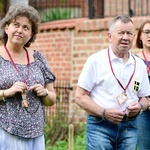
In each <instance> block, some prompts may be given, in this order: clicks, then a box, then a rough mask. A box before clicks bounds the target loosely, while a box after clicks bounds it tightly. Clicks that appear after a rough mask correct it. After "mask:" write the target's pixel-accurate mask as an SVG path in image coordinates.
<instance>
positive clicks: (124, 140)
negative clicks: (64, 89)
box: [75, 15, 150, 150]
mask: <svg viewBox="0 0 150 150" xmlns="http://www.w3.org/2000/svg"><path fill="white" fill-rule="evenodd" d="M134 37H135V28H134V25H133V22H132V20H131V19H130V18H129V17H128V16H123V15H121V16H116V17H115V18H114V19H113V20H112V22H111V24H110V27H109V32H108V38H109V41H110V45H109V47H108V48H107V49H103V50H100V51H99V52H97V53H94V54H92V55H91V56H90V57H89V58H88V59H87V61H86V63H85V65H84V67H83V70H82V72H81V74H80V76H79V80H78V86H77V89H76V94H75V101H76V103H77V104H78V105H79V106H81V107H82V108H83V109H84V110H85V111H87V113H88V115H87V129H86V137H87V149H88V150H135V148H136V143H137V120H136V116H137V115H139V114H140V113H141V112H142V111H143V110H146V109H147V107H148V99H147V98H146V96H148V95H150V87H149V81H148V76H147V71H146V67H145V64H144V63H143V61H142V60H141V59H140V58H138V57H136V56H134V55H133V54H131V53H130V48H131V46H132V44H133V40H134Z"/></svg>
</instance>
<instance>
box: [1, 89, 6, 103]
mask: <svg viewBox="0 0 150 150" xmlns="http://www.w3.org/2000/svg"><path fill="white" fill-rule="evenodd" d="M4 92H5V90H3V93H2V100H3V102H6V99H5V94H4Z"/></svg>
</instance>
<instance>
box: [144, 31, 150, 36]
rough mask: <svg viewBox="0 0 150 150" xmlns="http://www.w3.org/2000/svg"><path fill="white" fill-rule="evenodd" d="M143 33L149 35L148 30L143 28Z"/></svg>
mask: <svg viewBox="0 0 150 150" xmlns="http://www.w3.org/2000/svg"><path fill="white" fill-rule="evenodd" d="M142 32H143V34H144V35H146V36H149V35H150V30H143V31H142Z"/></svg>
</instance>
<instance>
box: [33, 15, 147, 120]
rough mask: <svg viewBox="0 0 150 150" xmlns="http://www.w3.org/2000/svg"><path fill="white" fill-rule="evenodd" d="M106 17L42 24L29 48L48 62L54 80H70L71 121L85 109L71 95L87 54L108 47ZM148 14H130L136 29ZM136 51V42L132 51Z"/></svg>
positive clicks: (83, 115) (78, 118) (83, 118)
mask: <svg viewBox="0 0 150 150" xmlns="http://www.w3.org/2000/svg"><path fill="white" fill-rule="evenodd" d="M110 19H111V18H105V19H95V20H89V19H85V18H83V19H73V20H64V21H55V22H49V23H43V24H41V26H40V31H39V34H38V35H37V39H36V41H35V42H34V43H33V44H32V45H31V47H30V48H31V49H37V50H39V51H41V52H42V53H43V54H44V55H45V57H46V59H47V60H48V62H49V65H50V67H51V70H52V71H53V72H54V74H55V75H56V78H57V80H62V79H65V80H70V84H71V86H72V87H73V91H71V92H70V98H69V102H70V105H69V107H70V109H69V110H70V116H72V115H73V114H74V113H75V117H74V121H84V120H85V114H86V113H85V112H84V111H83V110H81V108H79V107H78V106H77V105H76V104H75V103H74V94H75V89H76V84H77V80H78V76H79V74H80V72H81V70H82V67H83V64H84V63H85V61H86V59H87V57H88V56H89V55H91V54H92V53H94V52H96V51H98V50H100V49H103V48H107V47H108V45H109V41H108V39H107V32H108V23H109V21H110ZM146 19H149V17H137V18H136V17H133V18H132V20H133V22H134V24H135V28H136V30H138V28H139V26H140V25H141V23H142V22H143V21H144V20H146ZM137 51H138V50H137V49H136V47H135V41H134V44H133V47H132V52H133V53H136V52H137Z"/></svg>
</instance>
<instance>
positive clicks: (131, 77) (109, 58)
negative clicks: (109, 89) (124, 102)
mask: <svg viewBox="0 0 150 150" xmlns="http://www.w3.org/2000/svg"><path fill="white" fill-rule="evenodd" d="M132 57H133V55H132ZM133 58H134V57H133ZM108 59H109V64H110V68H111V71H112V73H113V75H114V77H115V78H116V80H117V82H118V83H119V85H120V86H121V88H122V89H123V90H124V93H126V89H127V88H128V86H129V84H130V83H131V80H132V78H133V75H134V73H135V68H136V61H135V58H134V70H133V73H132V75H131V77H130V79H129V81H128V83H127V85H126V87H125V88H124V87H123V85H122V84H121V82H120V81H119V79H118V78H117V77H116V75H115V73H114V70H113V67H112V63H111V60H110V53H109V48H108Z"/></svg>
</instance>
